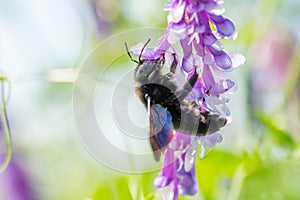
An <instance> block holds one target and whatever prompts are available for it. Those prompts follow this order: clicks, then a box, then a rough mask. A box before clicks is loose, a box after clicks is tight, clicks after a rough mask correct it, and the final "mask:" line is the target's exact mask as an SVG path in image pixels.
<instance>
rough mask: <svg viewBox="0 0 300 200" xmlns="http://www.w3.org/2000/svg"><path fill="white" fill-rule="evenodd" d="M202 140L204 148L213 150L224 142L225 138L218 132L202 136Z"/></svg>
mask: <svg viewBox="0 0 300 200" xmlns="http://www.w3.org/2000/svg"><path fill="white" fill-rule="evenodd" d="M200 140H201V143H202V145H203V146H204V147H209V148H212V147H214V146H215V145H216V144H217V143H220V142H222V140H223V137H222V135H221V134H220V133H218V132H217V133H213V134H209V135H205V136H201V137H200Z"/></svg>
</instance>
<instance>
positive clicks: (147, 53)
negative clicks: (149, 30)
mask: <svg viewBox="0 0 300 200" xmlns="http://www.w3.org/2000/svg"><path fill="white" fill-rule="evenodd" d="M144 46H145V44H144V43H142V42H140V43H138V44H136V45H135V46H132V47H131V48H130V51H131V52H132V53H133V54H135V55H137V56H140V54H141V51H142V49H143V47H144ZM160 55H161V54H157V53H156V52H155V51H153V50H152V49H150V48H147V47H145V48H144V50H143V53H142V55H141V58H144V59H146V60H153V59H156V58H159V56H160Z"/></svg>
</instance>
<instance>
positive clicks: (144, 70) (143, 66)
mask: <svg viewBox="0 0 300 200" xmlns="http://www.w3.org/2000/svg"><path fill="white" fill-rule="evenodd" d="M156 71H157V61H156V60H144V61H142V63H140V64H138V66H137V67H136V68H135V75H134V76H135V77H134V78H135V80H136V81H137V82H139V83H141V84H145V83H147V82H148V81H151V80H152V78H153V76H154V75H155V74H156Z"/></svg>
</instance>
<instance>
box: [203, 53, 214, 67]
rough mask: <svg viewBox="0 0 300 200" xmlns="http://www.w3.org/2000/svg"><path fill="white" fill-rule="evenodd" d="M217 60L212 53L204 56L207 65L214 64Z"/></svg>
mask: <svg viewBox="0 0 300 200" xmlns="http://www.w3.org/2000/svg"><path fill="white" fill-rule="evenodd" d="M214 62H215V58H214V56H213V55H212V54H211V53H209V52H208V53H206V54H205V56H204V57H203V63H204V64H207V65H212V64H214Z"/></svg>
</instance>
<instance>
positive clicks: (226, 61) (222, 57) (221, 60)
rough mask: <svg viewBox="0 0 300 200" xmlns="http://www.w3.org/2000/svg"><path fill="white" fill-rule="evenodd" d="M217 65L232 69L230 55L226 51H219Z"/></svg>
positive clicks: (221, 67)
mask: <svg viewBox="0 0 300 200" xmlns="http://www.w3.org/2000/svg"><path fill="white" fill-rule="evenodd" d="M215 61H216V65H217V66H218V67H219V68H220V69H221V70H231V69H232V62H231V59H230V57H229V56H228V55H227V53H225V52H224V51H221V52H219V53H218V54H217V55H215Z"/></svg>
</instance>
